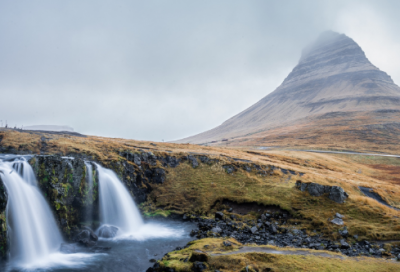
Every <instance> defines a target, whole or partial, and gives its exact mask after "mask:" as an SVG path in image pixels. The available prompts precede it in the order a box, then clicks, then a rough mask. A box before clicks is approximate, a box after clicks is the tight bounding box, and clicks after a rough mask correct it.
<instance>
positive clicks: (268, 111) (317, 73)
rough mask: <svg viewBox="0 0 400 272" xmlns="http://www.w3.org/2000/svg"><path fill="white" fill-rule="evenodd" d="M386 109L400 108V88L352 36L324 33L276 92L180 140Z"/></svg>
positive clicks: (245, 134)
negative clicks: (204, 130)
mask: <svg viewBox="0 0 400 272" xmlns="http://www.w3.org/2000/svg"><path fill="white" fill-rule="evenodd" d="M388 109H390V110H396V111H398V110H400V88H399V87H398V86H397V85H395V84H394V82H393V80H392V79H391V78H390V76H389V75H387V74H386V73H385V72H383V71H381V70H379V69H378V68H377V67H375V66H374V65H373V64H372V63H371V62H370V61H369V60H368V59H367V57H366V56H365V53H364V52H363V51H362V49H361V47H360V46H359V45H358V44H357V43H356V42H354V41H353V40H352V39H351V38H349V37H347V36H346V35H344V34H338V33H335V32H332V31H328V32H325V33H323V34H322V35H321V36H320V37H319V38H318V39H317V40H316V41H315V42H314V43H312V44H311V45H310V46H308V47H307V48H305V49H304V50H303V53H302V56H301V58H300V61H299V63H298V65H297V66H296V67H295V68H294V69H293V71H292V72H291V73H290V74H289V75H288V76H287V78H286V79H285V80H284V81H283V83H282V84H281V86H279V87H278V88H277V89H276V90H275V91H274V92H272V93H271V94H269V95H267V96H266V97H264V98H263V99H261V100H260V101H259V102H257V103H256V104H254V105H253V106H251V107H250V108H248V109H246V110H245V111H243V112H241V113H239V114H237V115H236V116H234V117H232V118H230V119H229V120H227V121H225V122H224V123H223V124H222V125H220V126H218V127H216V128H214V129H212V130H209V131H206V132H204V133H201V134H198V135H195V136H192V137H189V138H186V139H182V140H180V141H178V142H186V143H207V142H211V141H217V140H221V139H223V138H240V137H242V138H243V137H257V134H258V133H260V132H265V131H268V130H271V129H274V128H277V127H280V128H285V127H288V126H295V125H297V124H306V125H307V124H312V122H313V121H314V120H316V119H318V120H320V119H321V118H323V119H326V118H325V117H324V115H326V114H330V113H335V114H340V113H342V114H343V115H347V114H348V113H349V114H350V113H351V112H366V113H371V112H372V113H374V112H377V111H380V110H388ZM357 118H360V120H362V119H363V118H361V117H359V116H357ZM330 122H331V125H338V124H340V121H337V120H333V119H330ZM380 122H381V123H382V121H380ZM277 133H282V130H281V131H279V132H277Z"/></svg>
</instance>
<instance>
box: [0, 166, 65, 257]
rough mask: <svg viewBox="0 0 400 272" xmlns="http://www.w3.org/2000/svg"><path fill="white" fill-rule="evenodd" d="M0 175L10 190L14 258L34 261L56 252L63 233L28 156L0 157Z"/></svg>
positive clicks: (8, 215) (10, 220)
mask: <svg viewBox="0 0 400 272" xmlns="http://www.w3.org/2000/svg"><path fill="white" fill-rule="evenodd" d="M0 177H1V180H2V181H3V183H4V185H5V187H6V190H7V193H8V202H7V209H6V216H7V224H8V233H9V237H10V255H11V256H10V257H11V259H12V260H13V261H16V262H18V263H20V264H30V263H34V262H38V261H40V260H43V259H45V258H46V257H47V256H48V255H49V254H51V253H53V252H56V251H57V250H58V249H59V247H60V244H61V243H62V237H61V234H60V232H59V230H58V228H57V225H56V222H55V220H54V217H53V214H52V212H51V210H50V208H49V206H48V204H47V203H46V201H45V199H44V197H43V196H42V194H41V193H40V191H39V189H38V188H37V185H36V184H37V182H36V178H35V175H34V173H33V170H32V168H31V166H30V165H29V163H28V162H27V161H26V160H25V159H24V158H17V159H16V160H15V161H13V162H3V161H2V160H0Z"/></svg>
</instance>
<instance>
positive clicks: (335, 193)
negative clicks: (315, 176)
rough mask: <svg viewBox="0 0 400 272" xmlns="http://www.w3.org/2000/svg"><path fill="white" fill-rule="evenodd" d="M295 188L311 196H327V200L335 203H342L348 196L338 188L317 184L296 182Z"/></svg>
mask: <svg viewBox="0 0 400 272" xmlns="http://www.w3.org/2000/svg"><path fill="white" fill-rule="evenodd" d="M296 188H297V189H299V190H300V191H302V192H305V191H307V192H308V193H309V194H310V195H311V196H322V195H325V194H326V195H327V196H328V198H329V199H330V200H332V201H335V202H336V203H344V201H345V200H346V199H347V198H348V197H349V195H348V194H347V193H346V192H345V191H344V190H343V188H342V187H339V186H329V185H321V184H318V183H313V182H311V183H304V182H302V181H300V180H298V181H296Z"/></svg>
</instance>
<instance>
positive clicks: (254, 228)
mask: <svg viewBox="0 0 400 272" xmlns="http://www.w3.org/2000/svg"><path fill="white" fill-rule="evenodd" d="M250 231H251V233H253V234H254V233H256V232H257V227H256V226H254V227H252V228H251V229H250Z"/></svg>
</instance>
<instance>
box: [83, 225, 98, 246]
mask: <svg viewBox="0 0 400 272" xmlns="http://www.w3.org/2000/svg"><path fill="white" fill-rule="evenodd" d="M82 229H83V230H86V231H89V233H90V235H89V239H90V240H92V241H95V242H96V241H97V240H99V237H98V236H97V235H96V233H94V231H93V230H92V229H91V228H89V227H87V226H84V227H82Z"/></svg>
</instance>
